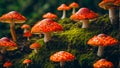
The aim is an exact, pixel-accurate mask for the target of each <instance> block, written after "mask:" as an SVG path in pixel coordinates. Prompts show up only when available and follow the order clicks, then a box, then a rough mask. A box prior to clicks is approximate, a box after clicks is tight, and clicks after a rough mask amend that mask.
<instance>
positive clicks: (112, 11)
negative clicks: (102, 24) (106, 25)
mask: <svg viewBox="0 0 120 68" xmlns="http://www.w3.org/2000/svg"><path fill="white" fill-rule="evenodd" d="M108 10H109V18H110V22H111V24H113V23H114V20H115V9H114V7H111V8H109V9H108Z"/></svg>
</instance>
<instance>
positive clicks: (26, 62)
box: [23, 59, 32, 67]
mask: <svg viewBox="0 0 120 68" xmlns="http://www.w3.org/2000/svg"><path fill="white" fill-rule="evenodd" d="M31 62H32V60H30V59H25V60H24V61H23V64H25V65H26V66H27V67H28V66H29V64H30V63H31Z"/></svg>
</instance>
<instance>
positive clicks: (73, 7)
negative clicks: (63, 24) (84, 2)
mask: <svg viewBox="0 0 120 68" xmlns="http://www.w3.org/2000/svg"><path fill="white" fill-rule="evenodd" d="M69 7H70V8H72V9H73V10H72V14H74V13H75V9H76V8H78V7H79V5H78V3H76V2H73V3H71V4H70V5H69Z"/></svg>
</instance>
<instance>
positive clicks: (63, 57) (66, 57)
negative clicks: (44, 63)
mask: <svg viewBox="0 0 120 68" xmlns="http://www.w3.org/2000/svg"><path fill="white" fill-rule="evenodd" d="M74 59H75V56H74V55H72V54H71V53H69V52H66V51H59V52H56V53H55V54H53V55H51V56H50V60H51V61H54V62H60V67H61V68H63V67H64V63H65V62H67V61H72V60H74Z"/></svg>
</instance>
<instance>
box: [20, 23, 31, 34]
mask: <svg viewBox="0 0 120 68" xmlns="http://www.w3.org/2000/svg"><path fill="white" fill-rule="evenodd" d="M21 29H24V33H25V32H27V31H29V29H30V25H28V24H23V25H22V26H21Z"/></svg>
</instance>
